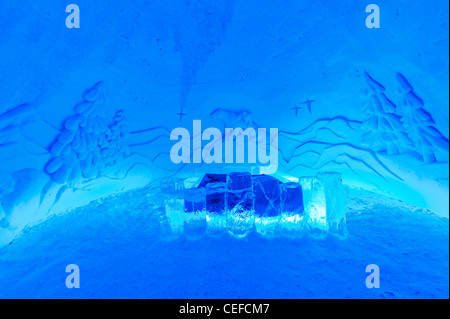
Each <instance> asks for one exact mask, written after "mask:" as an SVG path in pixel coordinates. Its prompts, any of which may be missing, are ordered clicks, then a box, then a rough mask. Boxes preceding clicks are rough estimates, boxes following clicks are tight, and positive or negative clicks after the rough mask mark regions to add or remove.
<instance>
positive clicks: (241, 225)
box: [225, 173, 255, 238]
mask: <svg viewBox="0 0 450 319" xmlns="http://www.w3.org/2000/svg"><path fill="white" fill-rule="evenodd" d="M226 187H227V189H226V197H225V199H226V209H227V229H228V232H229V233H230V234H231V235H233V236H235V237H238V238H242V237H245V236H247V234H248V233H250V232H251V231H252V229H253V226H254V223H255V209H254V194H253V185H252V175H251V174H250V173H230V174H228V175H227V184H226Z"/></svg>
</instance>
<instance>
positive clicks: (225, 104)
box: [0, 0, 449, 244]
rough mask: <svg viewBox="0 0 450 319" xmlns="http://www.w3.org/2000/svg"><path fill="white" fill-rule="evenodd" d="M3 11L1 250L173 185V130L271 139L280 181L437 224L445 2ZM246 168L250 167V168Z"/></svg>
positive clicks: (9, 4) (2, 7) (26, 6)
mask: <svg viewBox="0 0 450 319" xmlns="http://www.w3.org/2000/svg"><path fill="white" fill-rule="evenodd" d="M74 2H75V3H76V4H77V5H78V6H79V7H80V17H81V25H80V26H81V27H80V28H79V29H68V28H66V25H65V19H66V17H67V15H68V13H66V12H65V6H66V5H67V4H69V3H59V2H58V3H56V2H53V1H39V2H36V1H31V0H24V1H22V2H21V4H20V6H19V5H17V3H16V2H15V1H9V0H3V1H1V3H0V27H1V30H2V32H1V33H0V72H1V74H2V76H1V77H0V90H1V94H0V163H1V167H0V204H1V205H0V244H4V243H7V242H8V241H9V240H11V238H13V236H14V235H15V234H17V233H18V232H20V230H22V229H23V227H25V226H26V225H29V224H32V223H35V222H37V221H39V220H42V219H44V218H46V217H47V216H49V215H51V214H55V213H60V212H64V211H67V210H68V209H71V208H74V207H77V206H80V205H83V204H85V203H88V202H89V201H91V200H93V199H96V198H99V197H102V196H106V195H109V194H113V193H117V192H121V191H124V190H127V189H132V188H138V187H141V186H144V185H146V184H147V183H148V182H149V181H151V180H154V179H158V178H165V177H170V176H175V175H176V176H179V177H189V176H192V175H193V174H202V173H205V172H227V171H230V170H247V169H249V170H253V169H254V167H247V166H245V165H244V166H245V167H242V165H241V166H239V167H238V166H235V165H221V164H216V165H205V164H197V165H196V164H174V163H172V161H171V160H170V156H169V155H170V154H169V153H170V148H171V146H172V145H173V141H170V139H169V135H170V132H171V131H172V129H174V128H176V127H185V128H187V129H188V130H190V131H192V123H193V120H195V119H200V120H202V126H203V128H207V127H216V128H219V129H220V130H223V128H225V127H232V128H234V127H243V128H246V127H254V128H258V127H260V128H278V129H279V166H278V171H277V175H278V176H293V177H299V176H306V175H315V174H316V173H317V172H318V171H338V172H341V173H342V174H343V179H344V183H346V184H347V185H349V186H353V187H362V188H365V189H369V190H372V191H375V192H379V193H381V194H384V195H388V196H391V197H394V198H398V199H401V200H403V201H405V202H408V203H410V204H413V205H416V206H419V207H424V208H428V209H430V210H432V211H433V212H435V213H438V214H440V215H443V216H448V202H449V201H448V177H449V173H448V157H449V156H448V136H449V128H448V123H449V114H448V99H449V93H448V85H449V77H448V74H449V65H448V45H449V43H448V3H447V2H446V1H443V0H431V1H414V2H405V1H398V0H396V1H384V0H383V1H379V2H378V3H377V4H378V5H379V7H380V10H381V28H379V29H368V28H367V27H366V25H365V19H366V17H367V15H368V14H367V13H366V12H365V7H366V5H367V4H369V3H365V2H361V1H356V0H355V1H352V0H351V1H344V2H342V1H323V2H317V1H311V0H304V1H284V2H283V4H280V3H277V2H274V1H254V0H248V1H232V0H229V1H206V0H204V1H202V0H193V1H184V0H175V1H151V2H149V1H136V2H134V3H133V4H130V3H125V2H123V1H116V0H112V1H108V2H107V3H105V2H104V1H99V0H95V1H92V0H90V1H87V0H76V1H74ZM250 166H252V165H250Z"/></svg>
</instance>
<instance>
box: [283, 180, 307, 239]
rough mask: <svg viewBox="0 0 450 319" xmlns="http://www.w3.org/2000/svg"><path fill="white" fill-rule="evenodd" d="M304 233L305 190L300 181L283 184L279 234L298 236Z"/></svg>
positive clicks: (290, 236)
mask: <svg viewBox="0 0 450 319" xmlns="http://www.w3.org/2000/svg"><path fill="white" fill-rule="evenodd" d="M303 233H304V208H303V190H302V187H301V185H300V184H299V183H295V182H288V183H284V184H281V220H280V224H279V234H280V235H281V236H283V237H289V238H297V237H302V236H303Z"/></svg>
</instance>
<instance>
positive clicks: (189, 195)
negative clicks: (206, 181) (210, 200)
mask: <svg viewBox="0 0 450 319" xmlns="http://www.w3.org/2000/svg"><path fill="white" fill-rule="evenodd" d="M184 210H185V220H184V235H185V237H186V238H188V239H199V238H200V237H202V236H203V235H204V234H205V233H206V190H205V189H204V188H191V189H186V190H185V191H184Z"/></svg>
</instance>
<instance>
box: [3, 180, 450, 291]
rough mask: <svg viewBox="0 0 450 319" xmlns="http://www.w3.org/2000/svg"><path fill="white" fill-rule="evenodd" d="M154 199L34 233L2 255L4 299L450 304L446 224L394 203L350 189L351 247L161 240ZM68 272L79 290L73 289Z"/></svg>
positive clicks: (106, 205)
mask: <svg viewBox="0 0 450 319" xmlns="http://www.w3.org/2000/svg"><path fill="white" fill-rule="evenodd" d="M146 200H147V201H148V198H147V197H146V196H145V191H144V190H140V191H134V192H128V193H124V194H121V195H117V196H114V197H110V198H107V199H105V200H103V201H101V202H100V201H98V202H93V203H91V204H89V205H88V206H85V207H82V208H80V209H77V210H75V211H72V212H71V213H68V214H64V215H59V216H55V217H53V218H50V219H48V220H46V221H45V222H42V223H40V224H38V225H36V226H34V227H32V228H29V229H27V230H26V231H25V232H24V233H23V234H22V235H21V236H20V237H19V238H17V239H16V240H14V241H13V242H12V243H11V244H10V245H9V246H7V247H4V248H2V249H0V298H449V220H448V219H446V218H440V217H437V216H436V215H434V214H432V213H429V212H427V211H424V210H422V209H417V208H414V207H411V206H408V205H405V204H404V203H401V202H399V201H396V200H392V199H388V198H386V197H381V196H379V195H375V194H372V193H369V192H365V191H362V190H356V189H352V190H351V191H350V201H349V205H348V212H347V225H348V231H349V235H348V238H346V239H339V238H336V237H332V236H329V237H327V238H326V239H323V240H320V239H313V238H309V237H305V238H303V239H298V240H288V239H282V238H280V239H273V240H267V239H264V238H260V237H258V236H257V235H256V234H254V235H250V237H247V238H246V239H244V240H237V239H233V238H230V237H228V236H226V237H223V238H220V239H213V238H207V237H204V238H202V239H200V240H198V241H187V240H183V239H180V240H177V241H165V240H161V237H162V236H161V227H160V222H159V221H160V217H159V215H158V214H157V213H156V212H152V211H151V209H149V208H148V207H149V206H150V205H149V204H148V203H147V202H146ZM72 263H74V264H77V265H78V266H79V267H80V274H81V276H80V278H81V288H80V289H68V288H66V286H65V279H66V276H67V275H68V274H67V273H65V268H66V266H67V265H68V264H72ZM368 264H377V265H378V266H379V267H380V280H381V287H380V288H379V289H368V288H366V286H365V279H366V276H367V275H368V274H367V273H366V272H365V269H366V266H367V265H368Z"/></svg>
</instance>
